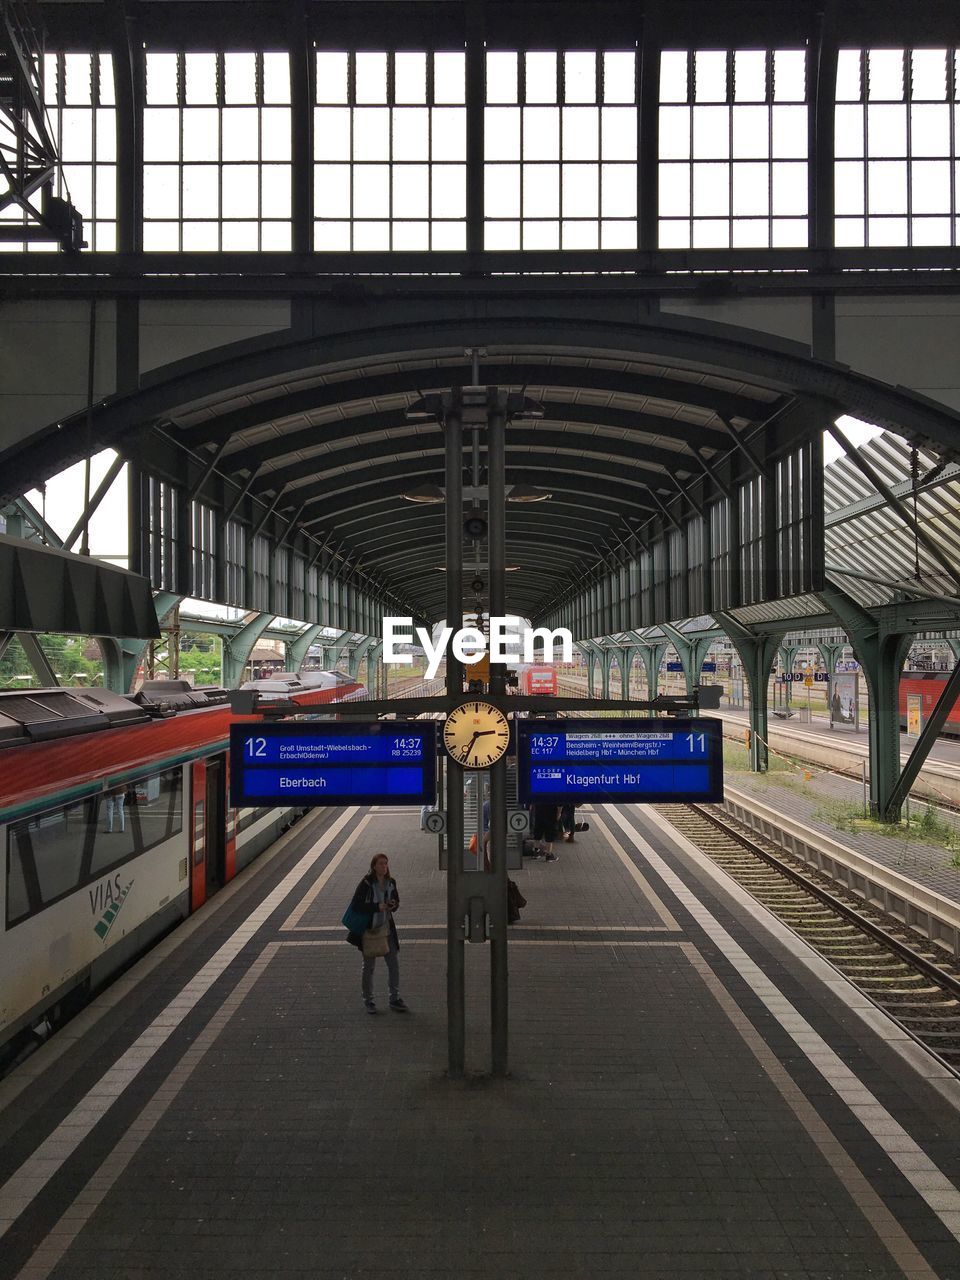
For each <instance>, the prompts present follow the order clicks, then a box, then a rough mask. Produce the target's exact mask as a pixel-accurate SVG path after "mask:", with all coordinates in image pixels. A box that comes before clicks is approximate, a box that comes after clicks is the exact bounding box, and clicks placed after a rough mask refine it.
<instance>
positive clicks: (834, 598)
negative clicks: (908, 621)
mask: <svg viewBox="0 0 960 1280" xmlns="http://www.w3.org/2000/svg"><path fill="white" fill-rule="evenodd" d="M818 594H819V595H820V596H821V597H822V598H823V600H824V602H825V603H826V604H828V605H829V606H830V608H831V609H832V610H833V612H834V614H835V615H836V617H837V618H838V619H839V621H840V624H841V626H842V627H843V628H844V630H845V631H846V633H847V635H848V636H849V637H850V643H851V644H852V646H853V649H854V652H855V653H856V655H857V658H858V660H859V662H860V666H861V669H862V671H863V674H864V678H865V679H866V682H867V692H868V694H869V699H870V723H869V726H868V745H869V750H870V809H871V811H872V813H873V814H874V815H875V816H876V817H878V818H881V819H882V820H883V821H885V822H889V821H895V820H896V818H899V809H897V810H896V817H894V808H893V805H892V803H891V801H892V797H893V795H894V794H895V791H896V787H897V782H898V780H899V778H900V704H899V691H900V672H901V671H902V669H903V662H904V659H905V657H906V655H907V653H908V652H909V649H910V636H909V634H906V633H904V632H903V631H900V630H895V629H893V628H891V627H889V626H887V625H886V624H885V622H884V619H883V617H882V615H881V617H879V618H877V617H873V616H871V614H869V613H868V612H867V611H866V610H865V609H862V608H861V607H860V605H858V604H857V603H856V601H854V600H852V599H851V598H850V597H849V596H848V595H846V594H845V593H844V592H842V591H840V590H839V589H838V588H836V587H826V588H824V589H823V590H822V591H820V592H818Z"/></svg>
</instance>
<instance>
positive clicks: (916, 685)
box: [900, 671, 960, 737]
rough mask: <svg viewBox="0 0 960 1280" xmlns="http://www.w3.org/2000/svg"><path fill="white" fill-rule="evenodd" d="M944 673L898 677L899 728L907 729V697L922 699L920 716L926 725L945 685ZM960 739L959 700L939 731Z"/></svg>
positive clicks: (925, 673) (910, 672)
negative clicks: (913, 696) (912, 696)
mask: <svg viewBox="0 0 960 1280" xmlns="http://www.w3.org/2000/svg"><path fill="white" fill-rule="evenodd" d="M948 674H949V673H948V672H946V671H904V673H903V675H902V676H901V677H900V727H901V729H905V728H906V727H907V695H908V694H911V693H913V694H919V696H920V697H921V698H922V699H923V705H922V710H921V715H922V717H923V723H924V724H926V723H927V720H928V719H929V718H930V715H931V713H932V712H933V708H934V707H935V706H936V705H937V702H938V700H939V698H940V694H941V692H942V690H943V686H944V685H945V684H946V683H947V675H948ZM940 732H941V733H948V734H951V735H954V736H956V737H960V698H958V699H957V701H956V702H955V703H954V704H953V706H952V707H951V708H950V713H949V715H948V716H947V723H946V724H945V725H944V726H943V728H942V729H941V730H940Z"/></svg>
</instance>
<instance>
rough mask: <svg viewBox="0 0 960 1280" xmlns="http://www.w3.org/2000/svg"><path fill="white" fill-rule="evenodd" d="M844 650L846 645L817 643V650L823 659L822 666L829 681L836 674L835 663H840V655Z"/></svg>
mask: <svg viewBox="0 0 960 1280" xmlns="http://www.w3.org/2000/svg"><path fill="white" fill-rule="evenodd" d="M845 648H846V645H843V644H827V643H826V641H818V642H817V649H818V650H819V652H820V657H821V658H822V659H823V665H824V666H825V667H826V669H827V675H828V676H829V677H830V679H831V680H832V679H833V677H834V676H835V675H836V673H837V663H838V662H839V661H840V655H841V653H843V651H844V649H845Z"/></svg>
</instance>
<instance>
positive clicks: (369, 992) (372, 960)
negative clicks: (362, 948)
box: [360, 938, 400, 1000]
mask: <svg viewBox="0 0 960 1280" xmlns="http://www.w3.org/2000/svg"><path fill="white" fill-rule="evenodd" d="M383 958H384V960H386V962H387V984H388V987H389V991H390V999H391V1000H396V999H397V997H398V996H399V995H400V957H399V955H398V953H397V948H396V945H395V943H394V941H393V938H391V939H390V949H389V951H388V952H387V954H386V955H385V956H384V957H383ZM376 963H377V957H376V956H364V957H363V969H362V971H361V974H360V991H361V993H362V994H363V998H364V1000H372V999H373V966H374V965H375V964H376Z"/></svg>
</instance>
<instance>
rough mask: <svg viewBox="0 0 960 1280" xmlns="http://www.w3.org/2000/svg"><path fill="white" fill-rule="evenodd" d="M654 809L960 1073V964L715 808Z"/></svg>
mask: <svg viewBox="0 0 960 1280" xmlns="http://www.w3.org/2000/svg"><path fill="white" fill-rule="evenodd" d="M655 808H656V810H657V812H658V813H660V814H661V816H662V817H663V818H665V819H666V820H667V821H668V822H670V823H671V824H672V825H673V826H674V827H675V828H676V829H677V830H678V831H679V832H680V833H681V834H682V835H684V836H685V837H686V838H687V839H688V840H689V841H690V842H691V843H692V844H695V845H696V846H697V848H698V849H702V850H703V852H704V853H706V854H707V855H708V856H709V857H711V858H712V859H713V860H714V862H716V863H717V864H718V866H720V867H722V868H723V870H724V871H726V872H727V874H728V875H730V876H731V877H732V878H733V879H734V880H735V881H736V882H737V883H738V884H739V885H741V886H742V887H743V888H744V889H746V890H747V892H748V893H750V894H752V895H753V897H755V898H756V899H757V901H759V902H761V903H762V904H763V905H764V906H765V907H767V909H768V910H770V911H772V912H773V914H774V915H775V916H777V918H778V919H780V920H782V921H783V923H784V924H786V925H788V926H789V927H790V928H791V929H792V930H793V931H794V932H795V933H796V934H798V935H799V936H800V937H801V938H803V940H804V941H805V942H807V943H809V945H810V946H811V947H813V948H814V949H815V950H816V951H817V952H819V953H820V955H822V956H823V957H824V958H825V959H826V960H829V961H830V963H831V964H832V965H833V966H834V967H835V968H836V969H838V970H839V971H840V972H841V973H842V974H843V976H844V977H845V978H847V979H848V981H850V982H851V983H853V985H854V986H855V987H857V988H858V989H859V990H860V991H862V992H863V993H864V994H865V995H867V996H869V998H870V999H871V1000H872V1001H873V1002H874V1003H875V1004H876V1005H878V1006H879V1007H880V1008H881V1009H883V1010H884V1012H885V1013H887V1014H888V1015H889V1016H890V1017H891V1018H893V1019H894V1020H895V1021H896V1022H898V1023H899V1024H900V1025H901V1026H902V1027H903V1028H904V1030H906V1031H908V1032H909V1033H910V1035H912V1036H913V1037H914V1039H916V1040H918V1041H919V1042H920V1043H921V1044H923V1045H924V1046H925V1048H927V1049H928V1050H929V1051H930V1052H931V1053H934V1054H935V1055H936V1056H937V1057H938V1058H939V1059H940V1060H941V1061H942V1062H943V1063H944V1064H945V1065H946V1066H948V1067H949V1068H950V1069H951V1070H952V1071H954V1072H955V1073H957V1074H958V1075H960V966H958V965H957V963H956V962H955V961H954V960H952V959H951V957H950V956H949V955H948V954H947V953H946V952H945V951H943V950H942V949H940V948H939V947H937V946H936V945H934V944H931V943H928V942H927V941H926V940H925V939H924V938H922V937H920V936H919V935H917V934H916V933H914V932H912V931H911V930H909V929H907V928H905V927H904V926H903V925H902V924H901V923H900V922H899V921H897V920H894V919H892V918H891V917H889V916H886V915H884V914H883V913H882V912H880V911H877V910H875V909H874V908H872V907H869V906H865V905H864V904H863V903H862V902H860V901H859V900H858V899H856V898H854V897H853V896H852V895H850V894H848V893H846V891H845V890H843V889H841V888H839V887H838V886H837V885H835V884H834V883H833V882H832V881H830V880H829V879H827V877H825V876H822V875H820V874H818V873H817V872H813V871H811V870H810V869H809V868H807V867H805V866H804V865H803V864H802V863H801V862H800V861H799V860H797V859H795V858H793V857H792V856H791V855H790V854H788V853H786V852H784V851H783V850H782V849H778V848H777V847H776V845H774V844H772V843H771V842H770V841H768V840H763V839H759V838H757V837H755V836H754V835H753V834H752V833H747V832H745V831H743V830H741V829H740V828H739V827H738V826H737V825H736V824H735V823H731V822H730V821H729V820H728V819H727V818H726V816H724V815H721V814H720V813H718V812H717V811H715V810H714V809H713V808H712V807H709V806H699V805H656V806H655Z"/></svg>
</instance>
